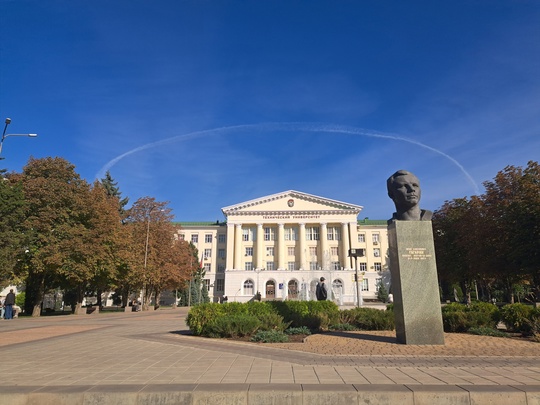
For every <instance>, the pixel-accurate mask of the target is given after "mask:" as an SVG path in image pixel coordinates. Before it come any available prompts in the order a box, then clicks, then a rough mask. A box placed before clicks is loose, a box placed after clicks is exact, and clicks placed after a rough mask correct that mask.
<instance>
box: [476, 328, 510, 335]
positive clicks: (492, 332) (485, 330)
mask: <svg viewBox="0 0 540 405" xmlns="http://www.w3.org/2000/svg"><path fill="white" fill-rule="evenodd" d="M467 332H468V333H470V334H472V335H481V336H494V337H508V336H509V335H508V333H505V332H502V331H500V330H498V329H495V328H486V327H474V328H470V329H469V330H468V331H467Z"/></svg>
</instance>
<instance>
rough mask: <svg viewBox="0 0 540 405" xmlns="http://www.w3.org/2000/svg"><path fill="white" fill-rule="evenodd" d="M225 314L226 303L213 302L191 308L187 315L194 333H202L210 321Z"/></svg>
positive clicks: (189, 325) (188, 322) (187, 322)
mask: <svg viewBox="0 0 540 405" xmlns="http://www.w3.org/2000/svg"><path fill="white" fill-rule="evenodd" d="M232 304H235V303H232ZM224 315H225V305H222V304H216V303H212V302H209V303H206V304H200V305H197V306H195V307H193V308H191V309H190V310H189V313H188V315H187V317H186V324H187V326H188V327H189V330H191V331H192V332H193V334H194V335H201V334H202V333H203V330H204V328H205V327H206V326H207V325H208V324H209V323H211V322H214V320H216V319H218V318H220V317H222V316H224Z"/></svg>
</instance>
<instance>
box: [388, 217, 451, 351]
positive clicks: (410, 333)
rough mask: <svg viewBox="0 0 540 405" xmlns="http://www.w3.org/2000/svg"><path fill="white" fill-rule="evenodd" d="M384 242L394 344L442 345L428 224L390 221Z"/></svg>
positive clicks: (439, 310)
mask: <svg viewBox="0 0 540 405" xmlns="http://www.w3.org/2000/svg"><path fill="white" fill-rule="evenodd" d="M388 241H389V246H390V249H389V250H390V272H391V273H392V293H393V295H394V313H395V320H396V337H397V341H398V342H399V343H404V344H409V345H444V330H443V323H442V313H441V302H440V298H439V283H438V280H437V266H436V263H435V247H434V245H433V230H432V225H431V221H392V222H391V223H390V224H389V225H388Z"/></svg>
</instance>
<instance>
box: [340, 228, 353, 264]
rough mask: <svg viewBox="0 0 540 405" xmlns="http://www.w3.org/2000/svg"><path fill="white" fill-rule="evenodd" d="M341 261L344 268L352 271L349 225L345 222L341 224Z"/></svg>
mask: <svg viewBox="0 0 540 405" xmlns="http://www.w3.org/2000/svg"><path fill="white" fill-rule="evenodd" d="M341 243H342V244H341V260H340V262H341V263H342V265H343V267H344V268H345V269H350V268H351V265H350V262H349V260H350V259H349V257H348V256H349V224H348V223H347V222H344V223H342V224H341Z"/></svg>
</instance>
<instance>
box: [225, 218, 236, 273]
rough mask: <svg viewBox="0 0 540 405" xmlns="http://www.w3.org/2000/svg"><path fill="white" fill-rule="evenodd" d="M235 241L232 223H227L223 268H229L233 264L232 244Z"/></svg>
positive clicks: (231, 267)
mask: <svg viewBox="0 0 540 405" xmlns="http://www.w3.org/2000/svg"><path fill="white" fill-rule="evenodd" d="M235 243H236V239H235V235H234V224H229V223H227V259H226V261H225V269H227V270H231V269H233V268H234V267H233V265H234V245H235Z"/></svg>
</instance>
